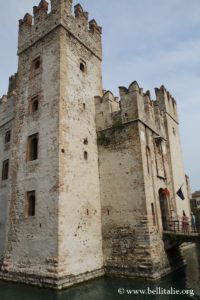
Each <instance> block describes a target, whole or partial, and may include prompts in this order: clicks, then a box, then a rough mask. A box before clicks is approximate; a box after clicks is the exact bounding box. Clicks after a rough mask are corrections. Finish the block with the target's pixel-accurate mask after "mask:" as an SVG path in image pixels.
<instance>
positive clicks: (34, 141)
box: [27, 133, 38, 161]
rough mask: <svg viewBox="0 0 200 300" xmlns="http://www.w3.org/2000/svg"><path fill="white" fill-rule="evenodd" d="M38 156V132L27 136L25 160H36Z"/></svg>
mask: <svg viewBox="0 0 200 300" xmlns="http://www.w3.org/2000/svg"><path fill="white" fill-rule="evenodd" d="M37 158H38V133H36V134H33V135H31V136H29V137H28V149H27V160H28V161H31V160H36V159H37Z"/></svg>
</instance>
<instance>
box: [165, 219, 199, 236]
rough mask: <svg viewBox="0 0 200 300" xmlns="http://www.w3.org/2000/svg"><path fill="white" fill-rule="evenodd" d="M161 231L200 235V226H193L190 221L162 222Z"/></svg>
mask: <svg viewBox="0 0 200 300" xmlns="http://www.w3.org/2000/svg"><path fill="white" fill-rule="evenodd" d="M163 229H164V231H171V232H174V233H183V234H195V233H196V234H200V224H198V223H197V224H194V223H192V222H191V221H187V222H183V221H181V220H168V221H165V222H163Z"/></svg>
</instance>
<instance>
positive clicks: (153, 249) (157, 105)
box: [96, 81, 189, 279]
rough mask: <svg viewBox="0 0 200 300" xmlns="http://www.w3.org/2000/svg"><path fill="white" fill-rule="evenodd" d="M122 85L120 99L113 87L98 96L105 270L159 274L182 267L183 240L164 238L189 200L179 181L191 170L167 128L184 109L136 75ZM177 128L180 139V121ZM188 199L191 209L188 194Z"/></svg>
mask: <svg viewBox="0 0 200 300" xmlns="http://www.w3.org/2000/svg"><path fill="white" fill-rule="evenodd" d="M119 92H120V101H119V100H118V99H116V98H115V97H114V96H113V95H112V93H111V92H109V91H108V92H105V93H104V95H103V97H102V98H99V97H96V124H97V132H98V150H99V173H100V194H101V204H102V234H103V254H104V267H105V272H106V274H110V275H112V276H122V277H124V276H127V277H129V278H132V277H133V278H134V277H142V278H147V279H150V278H151V279H157V278H160V277H162V276H164V275H166V274H168V273H170V272H172V271H174V270H176V269H178V268H179V267H181V266H183V260H182V257H181V253H180V249H179V247H178V244H173V243H172V244H170V243H168V242H165V241H163V231H164V230H167V229H168V228H170V227H167V226H168V224H169V221H170V220H174V219H173V218H174V217H175V218H176V220H177V215H178V213H179V211H178V209H177V207H178V206H179V203H178V202H181V201H182V200H180V199H177V196H176V192H175V191H176V189H175V188H174V186H175V184H176V187H177V182H176V180H177V178H178V176H180V178H181V180H182V179H183V178H184V177H185V174H184V169H183V162H182V161H181V160H180V159H179V158H178V163H179V169H178V170H176V164H175V162H174V158H175V157H174V156H173V157H172V155H175V147H176V146H177V149H176V154H177V156H178V157H179V156H181V148H180V144H178V143H177V142H176V141H173V140H172V139H171V136H169V133H168V123H167V121H168V117H169V118H170V119H173V121H174V122H177V113H176V119H175V115H170V116H168V114H169V111H168V110H166V107H164V105H163V99H161V100H162V101H159V100H160V99H159V98H157V100H156V101H154V100H152V98H151V94H150V92H149V91H147V92H146V93H144V92H143V89H141V88H140V87H139V85H138V83H137V82H136V81H134V82H132V83H131V84H130V86H129V87H128V88H126V87H120V88H119ZM174 114H175V107H174ZM166 120H167V121H166ZM173 126H175V125H173ZM176 130H177V141H179V133H178V123H177V124H176ZM171 151H174V152H173V154H172V153H171ZM185 196H186V195H185ZM182 202H183V203H182V209H184V210H185V212H186V213H187V215H188V214H189V202H188V199H187V198H186V199H185V201H182ZM172 212H173V214H172Z"/></svg>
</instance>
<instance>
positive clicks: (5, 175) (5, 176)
mask: <svg viewBox="0 0 200 300" xmlns="http://www.w3.org/2000/svg"><path fill="white" fill-rule="evenodd" d="M8 173H9V159H7V160H4V162H3V166H2V180H6V179H8Z"/></svg>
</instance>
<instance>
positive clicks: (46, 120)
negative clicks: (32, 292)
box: [4, 32, 59, 274]
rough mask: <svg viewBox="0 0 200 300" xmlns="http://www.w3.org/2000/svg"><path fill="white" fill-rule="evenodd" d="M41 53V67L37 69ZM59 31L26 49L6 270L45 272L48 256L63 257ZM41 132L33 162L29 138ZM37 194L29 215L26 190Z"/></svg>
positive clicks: (21, 65)
mask: <svg viewBox="0 0 200 300" xmlns="http://www.w3.org/2000/svg"><path fill="white" fill-rule="evenodd" d="M38 56H40V60H41V65H40V67H39V68H38V69H37V70H33V69H32V63H33V61H34V59H35V58H36V57H38ZM58 58H59V35H58V34H57V32H53V33H51V34H50V35H49V36H48V37H46V38H45V39H44V40H42V41H41V42H39V43H38V44H35V45H34V46H33V47H31V48H29V49H28V50H27V51H25V52H23V53H21V55H20V57H19V66H18V76H19V85H18V91H17V94H18V97H17V102H16V104H15V120H14V122H13V133H12V134H13V146H12V152H11V174H10V180H11V205H10V209H9V226H8V242H7V247H6V257H5V261H4V268H6V269H7V270H9V271H17V272H25V273H27V274H29V273H35V274H44V273H45V272H47V271H49V270H48V258H49V257H54V256H57V251H58V243H57V232H58V209H57V207H58V190H59V187H58V180H59V178H58V144H59V142H58V134H57V132H58V111H59V110H58V100H59V98H58V97H59V82H58V80H57V78H58V75H59V64H57V59H58ZM36 95H37V96H38V98H39V109H38V111H36V112H35V113H33V114H32V113H30V110H29V107H30V100H31V98H32V97H34V96H36ZM35 133H38V137H39V141H38V159H37V160H34V161H27V139H28V136H30V135H32V134H35ZM33 190H34V191H35V192H36V207H35V216H33V217H25V201H26V192H28V191H33Z"/></svg>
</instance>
